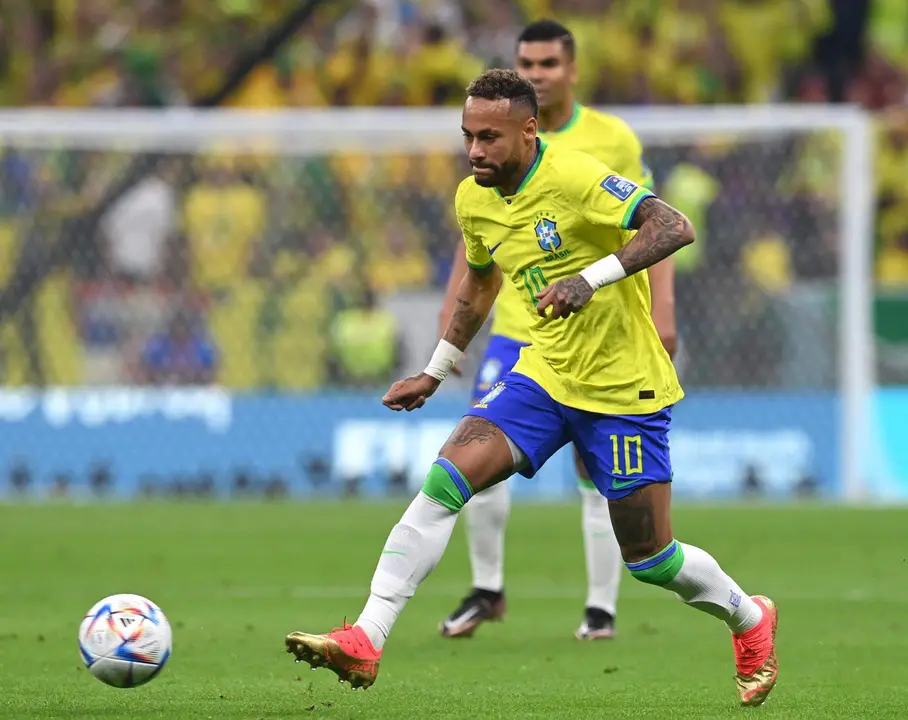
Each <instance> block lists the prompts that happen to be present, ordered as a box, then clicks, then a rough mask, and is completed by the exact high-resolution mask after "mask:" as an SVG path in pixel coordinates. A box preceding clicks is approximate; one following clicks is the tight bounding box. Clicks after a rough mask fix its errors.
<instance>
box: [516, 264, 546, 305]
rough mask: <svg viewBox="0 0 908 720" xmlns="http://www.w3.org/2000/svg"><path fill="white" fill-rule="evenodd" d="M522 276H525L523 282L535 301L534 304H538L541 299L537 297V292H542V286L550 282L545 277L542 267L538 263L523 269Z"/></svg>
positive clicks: (531, 298)
mask: <svg viewBox="0 0 908 720" xmlns="http://www.w3.org/2000/svg"><path fill="white" fill-rule="evenodd" d="M520 277H522V278H523V284H524V285H525V286H526V289H527V292H528V293H529V294H530V300H531V301H532V302H533V305H538V304H539V300H538V299H537V298H536V295H537V293H541V292H542V288H544V287H546V286H547V285H548V284H549V283H548V281H547V280H546V279H545V275H543V274H542V268H541V267H539V266H538V265H536V266H534V267H531V268H528V269H527V270H521V271H520Z"/></svg>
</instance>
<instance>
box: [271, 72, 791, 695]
mask: <svg viewBox="0 0 908 720" xmlns="http://www.w3.org/2000/svg"><path fill="white" fill-rule="evenodd" d="M538 110H539V108H538V104H537V101H536V93H535V91H534V90H533V86H532V85H531V84H530V83H529V81H527V80H526V79H524V78H522V77H521V76H520V75H518V74H517V73H516V72H514V71H513V70H489V71H487V72H485V73H483V74H482V75H481V76H479V77H478V78H477V79H476V80H474V81H473V82H472V83H471V84H470V86H469V87H468V88H467V100H466V102H465V104H464V110H463V120H462V130H463V135H464V146H465V148H466V150H467V152H468V154H469V158H470V164H471V165H472V167H473V177H471V178H467V179H466V180H464V181H463V182H462V183H461V185H460V187H459V188H458V190H457V196H456V199H455V208H456V212H457V218H458V222H459V224H460V227H461V230H462V232H463V236H464V241H465V243H466V253H467V262H468V263H469V264H468V267H467V271H466V272H465V273H464V276H463V279H462V280H461V282H460V286H459V288H458V291H457V298H456V309H455V311H454V313H453V314H452V316H451V321H450V323H448V327H447V328H446V329H445V333H444V336H443V338H442V339H441V340H440V341H439V343H438V347H437V348H436V350H435V353H434V354H433V356H432V359H431V360H430V362H429V364H428V366H427V367H426V369H425V370H424V371H423V372H422V373H420V374H419V375H415V376H413V377H409V378H407V379H406V380H401V381H399V382H396V383H394V385H392V386H391V388H390V389H389V390H388V392H387V393H386V394H385V396H384V397H383V398H382V402H383V403H384V404H385V406H387V407H388V408H390V409H391V410H396V411H400V410H407V411H408V412H409V411H412V410H416V409H418V408H420V407H422V406H423V405H424V404H425V402H426V400H427V398H429V397H431V396H432V395H433V394H434V393H435V391H436V390H437V389H438V386H439V385H440V384H441V382H442V381H443V380H444V378H445V377H446V376H447V374H448V373H450V372H451V370H452V368H454V367H455V366H456V364H457V363H458V362H459V361H460V360H461V358H462V356H463V351H464V350H465V349H466V348H467V346H468V345H469V343H470V341H471V340H472V339H473V337H474V336H475V335H476V333H477V332H478V331H479V329H480V327H482V325H483V323H484V321H485V319H486V318H487V317H488V314H489V312H490V311H491V309H492V305H493V304H494V302H495V298H496V297H497V295H498V290H499V287H500V285H501V282H502V277H503V278H504V280H505V282H507V283H509V284H511V285H512V286H514V287H515V288H516V289H517V290H518V291H523V292H524V293H525V294H524V307H525V309H526V313H527V314H534V315H535V316H536V317H535V319H534V322H533V323H532V325H531V326H530V345H528V346H526V347H524V348H521V350H520V358H519V360H518V361H517V364H516V365H515V367H514V369H513V370H512V371H511V372H509V373H508V374H507V375H505V376H504V378H503V379H502V380H501V381H500V382H498V383H496V385H495V386H493V387H492V388H491V389H490V390H489V392H488V393H487V394H486V395H485V396H484V397H483V398H482V399H481V400H480V402H479V403H477V404H476V405H475V406H474V407H473V408H472V409H471V410H470V411H469V412H468V413H467V414H466V415H465V416H464V417H463V418H462V419H461V421H460V423H459V424H458V426H457V428H455V430H454V432H453V433H452V434H451V436H450V437H449V438H448V440H447V441H446V442H445V444H444V446H443V447H442V448H441V451H440V453H439V456H438V459H437V460H436V461H435V462H434V463H433V464H432V467H431V468H430V470H429V473H428V475H427V477H426V480H425V482H424V483H423V486H422V490H421V491H420V492H419V494H418V495H417V496H416V498H415V499H414V500H413V502H412V503H410V506H409V507H408V508H407V510H406V511H405V512H404V514H403V517H401V519H400V521H399V522H398V524H397V525H395V526H394V527H393V528H392V530H391V533H390V535H389V536H388V539H387V541H386V542H385V546H384V549H383V550H382V553H381V556H380V558H379V561H378V566H377V567H376V569H375V573H374V575H373V576H372V585H371V588H370V595H369V599H368V600H367V601H366V605H365V607H364V608H363V610H362V612H361V613H360V616H359V618H358V619H357V621H356V623H355V624H354V625H345V626H344V627H342V628H338V629H336V630H334V631H332V632H330V633H326V634H320V635H314V634H310V633H305V632H293V633H290V634H289V635H288V636H287V637H286V638H285V644H286V647H287V651H288V652H290V653H292V654H293V655H295V656H296V659H297V660H298V661H303V660H305V661H306V662H308V663H309V664H310V665H312V666H313V667H327V668H329V669H330V670H332V671H333V672H335V673H336V674H337V675H338V676H339V677H340V679H341V680H342V681H344V680H346V681H349V682H350V683H351V685H353V686H354V687H368V686H370V685H371V684H372V683H373V682H375V679H376V677H377V676H378V670H379V663H380V661H381V656H382V651H383V647H384V644H385V641H386V640H387V638H388V635H389V634H390V632H391V629H392V627H393V625H394V623H395V622H396V621H397V618H398V616H399V615H400V613H401V612H402V611H403V609H404V607H405V606H406V604H407V601H408V600H409V599H410V598H411V597H412V596H413V595H414V593H415V592H416V589H417V588H418V586H419V585H420V584H421V583H422V582H423V580H425V579H426V577H428V575H429V573H430V572H431V571H432V569H433V568H434V567H435V566H436V565H437V564H438V561H439V560H440V559H441V557H442V555H443V554H444V551H445V548H446V547H447V545H448V542H449V541H450V539H451V534H452V533H453V531H454V525H455V523H456V520H457V516H458V514H459V512H460V510H461V509H462V508H463V506H464V505H465V504H466V503H467V502H468V501H469V500H470V498H471V497H473V495H475V494H476V493H479V492H481V491H483V490H485V489H487V488H489V487H492V486H493V485H495V484H497V483H500V482H502V481H503V480H506V479H507V478H509V477H510V476H511V475H512V474H513V473H514V472H519V473H521V474H522V475H524V476H526V477H532V476H533V475H534V474H535V473H536V471H537V470H538V469H539V468H540V467H541V466H542V465H543V464H544V463H545V462H546V460H548V459H549V458H550V457H551V456H552V455H553V454H554V453H555V452H557V451H558V450H559V449H561V448H562V447H564V446H565V445H566V444H567V443H569V442H574V443H575V444H576V446H577V448H578V450H579V452H580V454H581V456H582V457H583V461H584V464H585V465H586V468H587V469H588V470H589V472H590V477H591V479H592V481H593V483H594V484H595V485H596V487H597V488H598V489H599V492H601V493H602V494H603V495H604V496H605V497H606V498H608V502H609V508H610V511H611V519H612V525H613V527H614V529H615V534H616V536H617V538H618V544H619V545H620V548H621V554H622V557H623V558H624V561H625V565H626V566H627V568H628V570H630V572H631V575H632V576H633V577H634V578H636V579H637V580H639V581H641V582H645V583H649V584H651V585H655V586H657V587H662V588H664V589H666V590H668V591H669V592H672V593H674V594H676V595H677V596H678V597H679V598H681V600H683V601H684V602H686V603H688V604H690V606H691V607H693V608H696V609H698V610H702V611H704V612H706V613H708V614H710V615H713V616H715V617H717V618H719V619H721V620H722V621H724V622H725V623H726V625H727V626H728V628H729V630H730V631H731V638H732V645H733V648H734V655H735V665H736V670H737V672H736V681H737V687H738V695H739V698H740V701H741V703H742V704H744V705H760V704H762V703H763V701H764V700H765V699H766V697H767V696H768V694H769V692H770V691H771V690H772V688H773V686H774V685H775V683H776V678H777V676H778V663H777V660H776V651H775V632H776V618H777V613H776V609H775V605H774V604H773V603H772V602H771V601H770V600H769V599H768V598H765V597H762V596H755V597H751V596H750V595H748V594H747V593H745V592H744V591H743V590H742V589H741V588H740V587H739V586H738V584H737V583H736V582H735V581H734V580H732V579H731V578H730V577H729V576H728V575H726V574H725V572H723V570H722V569H721V568H720V567H719V564H718V563H717V562H716V561H715V560H714V559H713V558H712V557H711V556H710V555H709V554H708V553H706V552H705V551H703V550H701V549H700V548H697V547H694V546H691V545H686V544H683V543H681V542H678V541H677V540H676V539H675V538H674V535H673V532H672V524H671V512H670V506H671V478H672V473H671V461H670V457H669V446H668V431H669V427H670V423H671V412H672V406H673V404H674V403H675V402H677V401H678V400H679V399H680V398H681V397H682V395H683V393H682V391H681V387H680V385H679V384H678V380H677V376H676V375H675V370H674V368H673V366H672V363H671V360H670V358H669V357H668V353H667V352H666V351H665V349H664V348H663V347H662V345H661V343H660V342H659V337H658V335H657V333H656V328H655V326H654V325H653V321H652V319H651V317H650V312H649V303H650V297H649V288H648V286H647V281H646V275H645V274H642V273H641V271H643V270H645V269H646V268H648V267H650V266H652V265H653V264H655V263H657V262H659V261H660V260H662V259H664V258H666V257H668V256H669V255H671V254H672V253H673V252H675V251H676V250H677V249H678V248H680V247H682V246H684V245H686V244H688V243H690V242H693V240H694V232H693V228H691V226H690V223H689V222H688V221H687V219H686V218H685V217H684V216H683V215H682V214H681V213H679V212H678V211H677V210H675V209H673V208H671V207H669V206H668V205H666V204H665V203H663V202H661V201H660V200H658V199H657V198H656V197H655V196H654V195H653V194H652V193H651V192H650V191H649V190H647V189H645V188H642V187H640V186H638V185H637V184H636V183H633V182H631V181H630V180H628V179H626V178H623V177H621V176H620V175H618V174H617V173H615V172H614V171H613V170H611V169H610V168H609V167H608V166H606V165H604V164H602V163H600V162H599V161H597V160H596V159H595V158H592V157H590V156H589V155H586V154H583V153H579V152H576V151H572V150H563V149H560V148H556V147H554V146H548V145H547V144H546V143H545V142H544V141H542V140H540V139H539V138H538V137H537V136H536V129H537V115H538ZM526 278H530V286H531V289H530V290H527V289H526V287H527V286H526V283H525V282H524V280H525V279H526ZM534 279H535V280H536V281H538V283H539V291H538V292H537V291H536V290H535V284H534V283H533V280H534ZM341 527H342V519H340V521H339V523H338V528H341ZM512 669H513V671H514V672H517V671H518V669H517V668H512ZM498 672H499V674H500V673H501V672H508V669H507V668H506V669H504V670H502V668H498Z"/></svg>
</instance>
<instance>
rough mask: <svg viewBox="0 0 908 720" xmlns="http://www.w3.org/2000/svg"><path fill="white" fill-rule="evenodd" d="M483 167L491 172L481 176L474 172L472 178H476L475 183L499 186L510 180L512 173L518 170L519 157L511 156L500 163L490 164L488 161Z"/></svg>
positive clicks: (484, 185)
mask: <svg viewBox="0 0 908 720" xmlns="http://www.w3.org/2000/svg"><path fill="white" fill-rule="evenodd" d="M483 167H484V169H487V170H491V171H492V172H491V173H489V174H488V175H482V176H480V175H476V174H475V173H474V175H473V179H474V180H476V184H477V185H480V186H482V187H501V186H502V185H505V184H507V183H508V182H509V181H510V180H512V179H513V177H514V175H515V174H516V173H517V172H518V171H519V170H520V158H512V159H510V160H507V161H505V162H504V163H502V164H501V165H492V164H491V163H490V164H489V165H485V166H483Z"/></svg>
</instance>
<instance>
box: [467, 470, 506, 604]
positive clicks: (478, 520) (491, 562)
mask: <svg viewBox="0 0 908 720" xmlns="http://www.w3.org/2000/svg"><path fill="white" fill-rule="evenodd" d="M510 511H511V491H510V489H509V488H508V483H507V482H502V483H498V484H497V485H493V486H492V487H490V488H488V489H486V490H483V491H482V492H481V493H477V494H476V495H474V496H473V497H472V499H471V500H470V502H469V503H468V504H467V505H466V507H465V508H464V512H465V513H466V520H467V544H468V545H469V548H470V566H471V567H472V568H473V587H474V588H481V589H483V590H492V591H494V592H500V591H501V589H502V588H503V587H504V529H505V525H506V524H507V521H508V514H509V513H510Z"/></svg>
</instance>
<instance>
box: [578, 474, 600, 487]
mask: <svg viewBox="0 0 908 720" xmlns="http://www.w3.org/2000/svg"><path fill="white" fill-rule="evenodd" d="M577 487H581V488H585V489H587V490H595V489H596V483H594V482H593V481H592V480H587V479H586V478H582V477H580V476H579V475H578V476H577Z"/></svg>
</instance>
